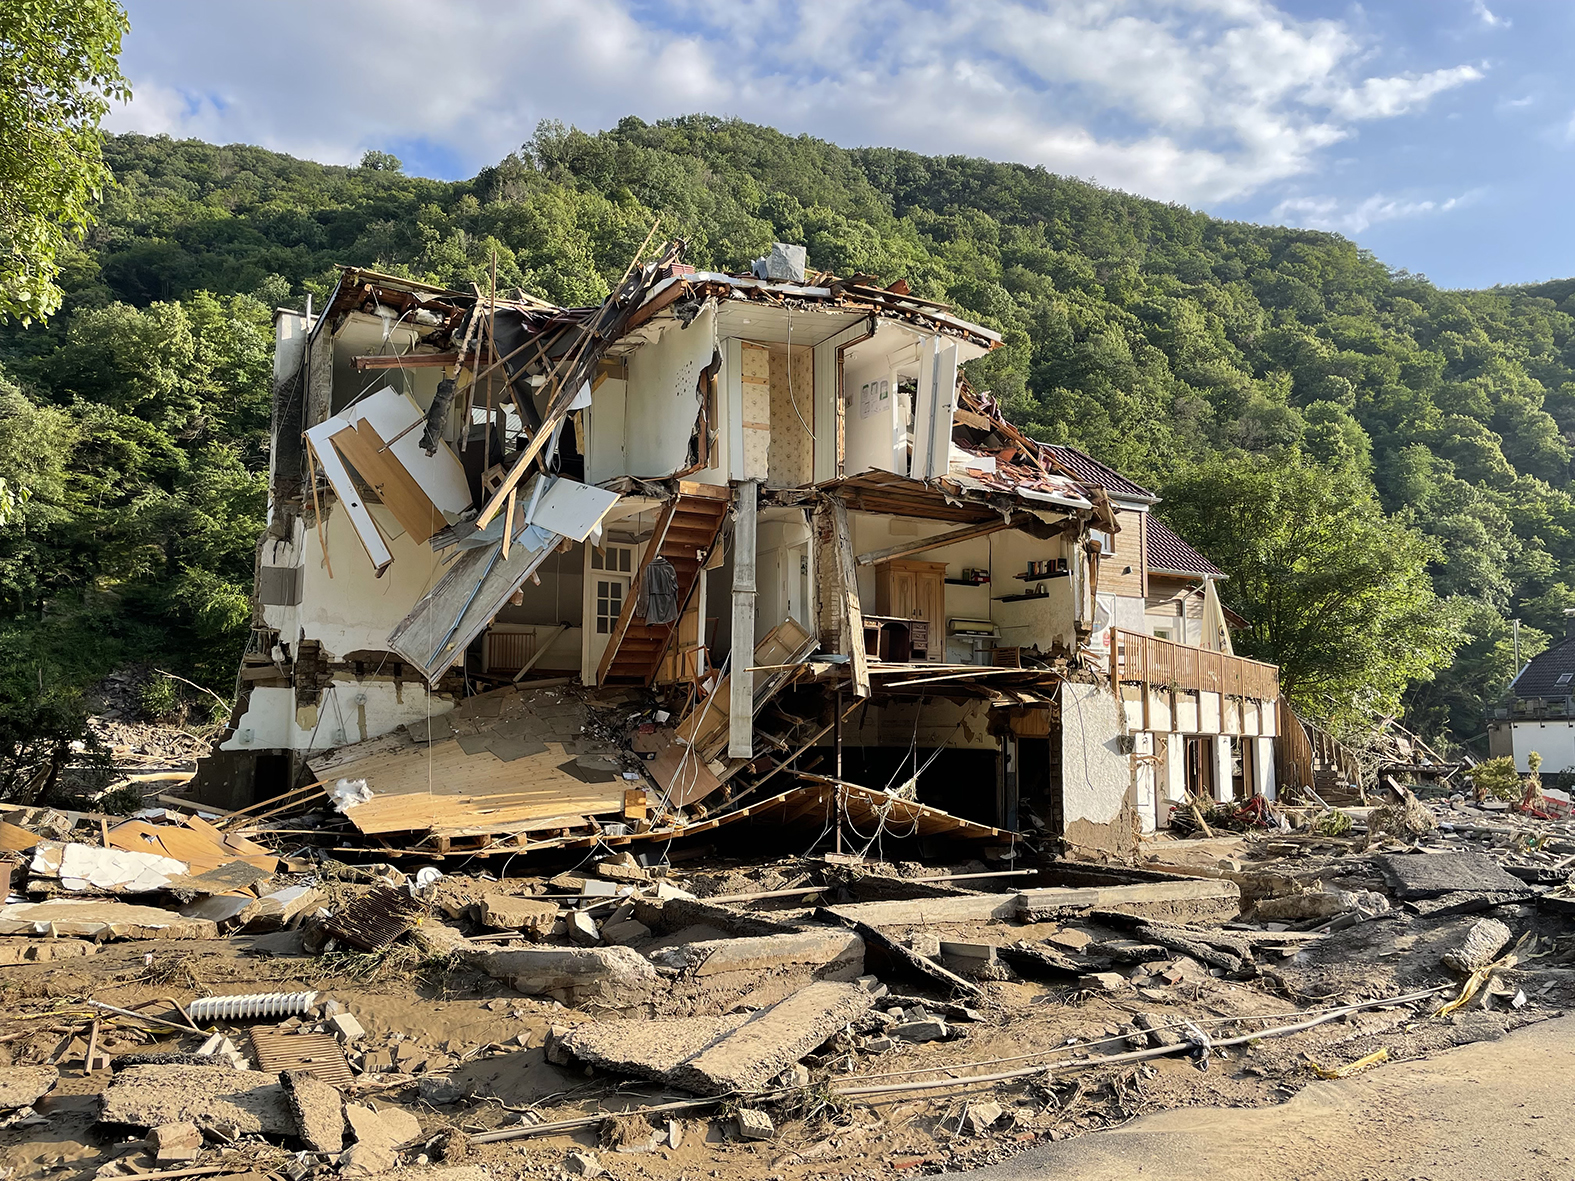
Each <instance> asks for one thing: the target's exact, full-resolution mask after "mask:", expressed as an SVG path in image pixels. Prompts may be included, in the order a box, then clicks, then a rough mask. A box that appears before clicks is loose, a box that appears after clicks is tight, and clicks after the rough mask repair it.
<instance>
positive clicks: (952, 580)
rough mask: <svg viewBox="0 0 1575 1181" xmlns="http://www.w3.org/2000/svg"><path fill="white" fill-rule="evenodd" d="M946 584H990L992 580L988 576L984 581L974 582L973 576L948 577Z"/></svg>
mask: <svg viewBox="0 0 1575 1181" xmlns="http://www.w3.org/2000/svg"><path fill="white" fill-rule="evenodd" d="M946 585H947V586H989V585H990V580H989V579H988V578H986V579H984V580H983V581H982V582H974V581H973V580H972V579H971V578H948V579H947V580H946Z"/></svg>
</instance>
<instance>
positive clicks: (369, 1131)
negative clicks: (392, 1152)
mask: <svg viewBox="0 0 1575 1181" xmlns="http://www.w3.org/2000/svg"><path fill="white" fill-rule="evenodd" d="M345 1121H346V1122H347V1123H348V1124H349V1125H350V1130H351V1131H352V1132H354V1133H355V1138H356V1143H358V1144H381V1145H383V1146H385V1147H387V1148H400V1147H402V1146H404V1145H406V1144H409V1143H410V1142H411V1141H412V1140H414V1139H416V1137H418V1136H420V1135H421V1124H420V1121H418V1120H417V1119H416V1117H415V1116H413V1115H411V1114H410V1113H409V1112H408V1111H401V1110H400V1109H399V1108H397V1107H384V1108H382V1109H381V1110H374V1109H372V1108H371V1107H368V1106H366V1105H364V1104H361V1103H346V1104H345Z"/></svg>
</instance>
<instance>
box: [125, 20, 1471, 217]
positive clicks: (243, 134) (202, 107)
mask: <svg viewBox="0 0 1575 1181" xmlns="http://www.w3.org/2000/svg"><path fill="white" fill-rule="evenodd" d="M130 10H131V17H132V33H131V35H130V36H129V37H128V38H127V41H126V56H125V63H124V64H125V66H126V69H127V72H128V73H129V74H130V76H131V78H132V80H133V84H134V87H135V91H136V98H135V100H134V101H133V102H132V104H131V105H130V107H129V108H128V109H126V110H124V111H122V112H118V113H117V114H116V115H115V116H113V117H112V119H111V120H110V125H111V126H112V127H115V128H117V129H127V130H138V131H144V132H149V133H156V132H167V133H169V134H171V135H178V136H186V135H192V136H200V137H202V138H205V139H210V140H218V141H221V142H233V141H245V142H251V143H258V144H261V145H263V146H266V147H271V148H276V149H279V150H283V151H289V152H292V153H295V154H298V155H305V156H309V157H312V158H315V159H320V160H326V161H334V162H352V161H354V160H355V159H357V158H358V157H359V155H360V153H361V151H362V150H364V149H366V148H369V147H378V148H390V147H395V146H396V145H397V144H398V143H400V142H411V141H416V142H426V143H429V144H433V145H439V146H441V147H444V148H446V149H447V150H448V151H450V152H452V153H453V155H454V157H455V158H456V159H457V160H458V161H459V167H461V168H463V169H466V170H474V169H476V168H479V167H481V166H483V165H485V164H488V163H491V162H493V161H495V160H496V159H498V158H499V157H501V156H502V155H504V154H505V153H507V152H509V151H511V150H513V149H514V148H516V147H517V146H518V145H519V144H520V143H522V142H523V141H524V140H525V139H527V138H528V137H529V136H530V134H531V132H532V130H533V128H534V126H535V124H536V122H537V120H538V119H541V118H544V117H546V118H561V119H563V120H565V121H567V122H573V123H576V124H578V125H580V126H582V127H586V128H603V127H607V126H610V125H611V124H612V123H613V122H615V121H616V120H617V119H618V118H619V117H621V116H623V115H626V114H638V115H640V116H641V117H643V118H646V119H654V118H662V117H666V116H671V115H677V114H685V113H691V112H696V111H708V112H710V113H713V114H727V115H738V116H740V117H743V118H746V119H750V120H753V121H757V122H762V123H767V124H770V125H772V126H776V127H779V128H781V129H783V130H785V131H789V132H808V133H810V134H813V135H818V136H822V137H824V138H827V139H831V140H833V141H835V142H838V143H843V144H850V145H853V144H890V145H895V146H901V147H906V148H911V149H914V150H916V151H922V152H943V153H950V152H958V153H966V154H970V155H983V156H990V157H995V158H1002V159H1010V160H1018V161H1023V162H1026V163H1033V164H1042V165H1044V166H1045V167H1047V168H1049V169H1051V170H1053V171H1056V172H1062V173H1070V174H1073V175H1079V176H1085V177H1093V178H1096V179H1098V180H1100V181H1101V182H1103V183H1106V184H1111V185H1114V186H1117V187H1121V188H1125V189H1130V190H1133V191H1136V192H1141V193H1144V194H1146V195H1150V196H1155V197H1160V198H1165V199H1172V200H1182V201H1192V202H1203V201H1222V200H1231V199H1238V198H1241V197H1244V196H1247V195H1249V194H1251V193H1253V192H1256V191H1259V190H1260V189H1262V188H1263V187H1264V186H1265V185H1269V184H1271V183H1273V182H1276V181H1280V180H1284V179H1285V178H1288V177H1293V176H1296V175H1298V174H1301V173H1305V172H1307V171H1309V170H1310V169H1313V168H1315V167H1316V166H1317V164H1318V162H1319V160H1320V154H1321V152H1322V150H1323V149H1325V148H1327V147H1328V146H1329V145H1331V144H1334V143H1337V142H1338V141H1340V140H1341V139H1344V138H1346V137H1348V136H1350V135H1351V134H1352V133H1353V129H1354V126H1355V125H1356V124H1357V123H1358V122H1360V121H1362V120H1372V119H1386V118H1393V117H1396V116H1398V115H1401V114H1404V113H1407V112H1413V111H1416V110H1419V109H1421V108H1422V107H1423V106H1425V105H1426V104H1427V103H1428V102H1429V100H1431V99H1432V98H1433V97H1435V96H1436V95H1438V94H1440V93H1442V92H1445V91H1448V90H1451V89H1454V88H1457V87H1460V86H1463V85H1466V84H1468V83H1470V82H1473V81H1475V80H1476V79H1478V78H1480V77H1481V76H1482V74H1481V71H1480V70H1479V69H1478V68H1476V67H1474V66H1470V65H1455V66H1445V67H1442V68H1439V69H1435V70H1432V71H1430V72H1426V73H1421V74H1405V75H1396V76H1369V75H1367V74H1366V73H1364V71H1363V69H1362V63H1363V62H1364V61H1366V60H1368V59H1369V58H1370V56H1371V53H1372V51H1373V48H1374V47H1373V46H1372V45H1370V44H1367V43H1365V42H1364V41H1363V40H1362V39H1361V38H1360V37H1359V36H1358V35H1357V34H1355V33H1354V32H1352V30H1351V29H1350V28H1349V27H1347V26H1346V25H1345V24H1342V23H1340V22H1338V21H1332V20H1298V19H1296V18H1294V17H1291V16H1289V15H1287V14H1285V13H1283V12H1282V11H1280V10H1279V9H1278V8H1276V7H1275V6H1274V4H1273V3H1272V2H1271V0H994V2H992V3H990V4H978V3H971V2H969V0H934V2H932V3H923V4H920V3H905V2H903V0H865V2H864V3H862V4H859V5H851V4H847V3H845V2H844V0H804V2H803V3H793V2H791V0H667V2H666V3H665V4H660V5H658V4H657V3H652V2H650V0H537V2H536V3H533V4H531V5H528V6H527V5H490V4H484V3H482V2H481V0H450V2H449V3H447V4H445V5H442V6H439V7H437V8H434V7H432V6H431V5H429V4H425V3H417V2H416V0H337V2H336V3H331V4H311V3H307V0H278V2H276V3H273V4H270V5H265V6H259V5H248V6H240V5H235V6H231V5H214V4H211V3H208V4H204V3H198V2H197V0H131V3H130ZM1495 19H1496V18H1495Z"/></svg>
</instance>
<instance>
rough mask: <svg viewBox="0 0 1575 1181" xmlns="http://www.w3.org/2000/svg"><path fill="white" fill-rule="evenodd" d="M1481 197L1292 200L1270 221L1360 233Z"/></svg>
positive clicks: (1275, 211)
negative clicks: (1380, 224)
mask: <svg viewBox="0 0 1575 1181" xmlns="http://www.w3.org/2000/svg"><path fill="white" fill-rule="evenodd" d="M1477 195H1478V194H1477V191H1476V190H1472V191H1470V192H1467V193H1462V194H1461V195H1460V196H1457V197H1446V198H1444V199H1443V200H1433V199H1425V200H1408V199H1406V198H1403V197H1390V196H1386V195H1385V194H1383V193H1374V194H1373V195H1372V196H1371V197H1367V198H1366V199H1364V200H1361V201H1357V202H1354V203H1353V202H1350V201H1347V200H1345V199H1343V198H1340V197H1291V198H1287V199H1286V200H1284V201H1281V202H1280V203H1279V204H1278V205H1276V206H1275V207H1274V209H1273V211H1272V212H1271V213H1270V214H1269V218H1268V220H1269V221H1271V222H1277V223H1280V224H1283V225H1293V226H1301V227H1303V228H1304V229H1309V230H1333V231H1336V232H1338V233H1342V234H1360V233H1361V232H1362V231H1363V230H1365V229H1367V228H1368V227H1370V226H1373V225H1377V224H1378V223H1379V222H1385V221H1399V220H1401V219H1403V218H1411V217H1425V216H1428V215H1430V214H1436V213H1448V212H1449V211H1450V210H1451V209H1456V208H1459V207H1460V206H1462V205H1465V204H1468V203H1470V202H1471V201H1472V200H1474V199H1475V198H1476V196H1477Z"/></svg>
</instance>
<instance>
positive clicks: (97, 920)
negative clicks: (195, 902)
mask: <svg viewBox="0 0 1575 1181" xmlns="http://www.w3.org/2000/svg"><path fill="white" fill-rule="evenodd" d="M0 935H81V936H86V937H88V938H94V939H97V938H110V939H217V938H218V937H219V927H218V924H216V923H214V922H213V921H212V920H211V919H192V918H186V917H184V916H183V915H179V914H176V913H175V912H174V911H173V910H161V909H160V908H159V907H156V906H134V905H132V904H131V903H129V902H103V901H100V900H97V899H88V898H51V899H50V900H49V901H48V902H18V903H14V904H13V905H10V906H0Z"/></svg>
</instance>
